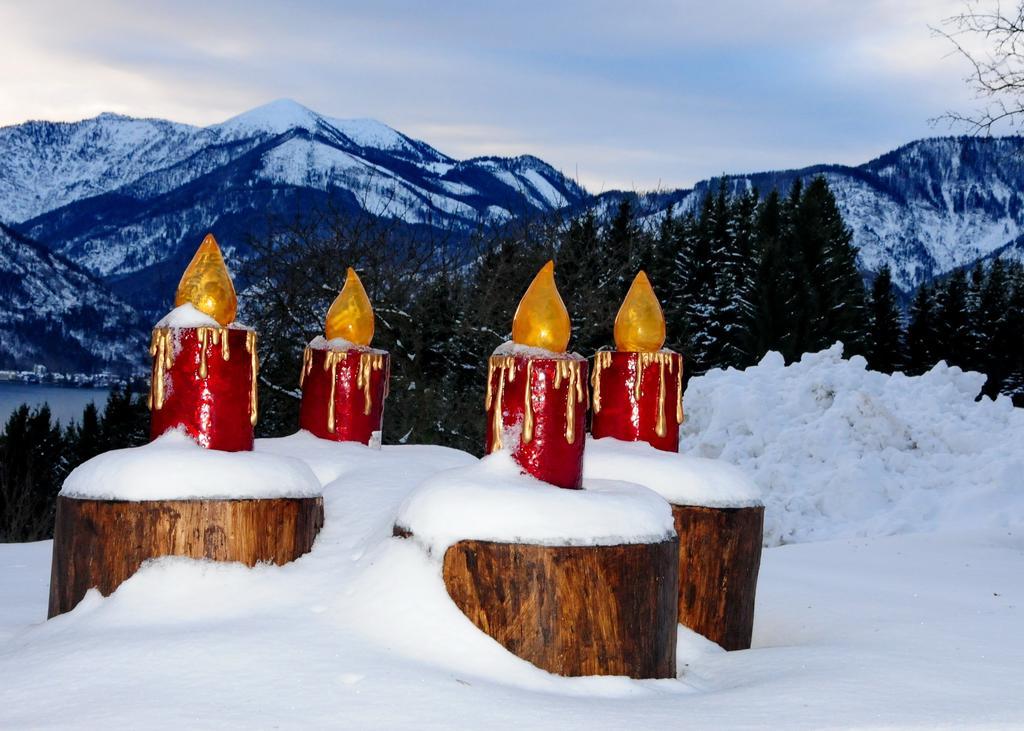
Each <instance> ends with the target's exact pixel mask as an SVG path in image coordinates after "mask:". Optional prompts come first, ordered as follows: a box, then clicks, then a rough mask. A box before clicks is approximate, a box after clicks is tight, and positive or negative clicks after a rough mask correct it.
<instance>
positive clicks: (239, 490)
mask: <svg viewBox="0 0 1024 731" xmlns="http://www.w3.org/2000/svg"><path fill="white" fill-rule="evenodd" d="M60 494H61V495H63V496H64V497H73V498H88V499H95V500H186V499H189V498H218V499H244V498H279V497H314V496H317V495H319V494H320V482H319V481H318V480H317V478H316V476H315V475H314V474H313V472H312V471H311V470H310V468H309V467H307V466H306V465H305V464H304V463H303V462H302V461H301V460H298V459H295V458H292V457H282V456H279V455H272V454H259V453H256V452H220V451H217V450H213V449H203V448H202V447H200V446H199V445H197V444H196V443H195V442H194V441H192V440H191V439H190V438H189V437H188V436H187V435H185V434H184V433H182V432H180V431H168V432H167V433H165V434H164V435H162V436H160V437H158V438H157V439H156V440H155V441H153V442H150V443H149V444H147V445H145V446H142V447H134V448H132V449H115V450H112V451H110V452H105V453H103V454H101V455H99V456H97V457H93V458H92V459H90V460H89V461H88V462H85V463H84V464H82V465H80V466H79V467H77V468H75V470H73V471H72V473H71V474H70V475H68V478H67V479H66V480H65V481H64V486H63V487H62V488H61V491H60Z"/></svg>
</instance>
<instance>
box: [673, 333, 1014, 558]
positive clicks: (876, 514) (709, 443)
mask: <svg viewBox="0 0 1024 731" xmlns="http://www.w3.org/2000/svg"><path fill="white" fill-rule="evenodd" d="M984 378H985V377H984V376H983V375H981V374H978V373H969V372H968V373H965V372H963V371H962V370H960V369H959V368H955V367H948V366H946V365H945V364H939V365H937V366H935V368H933V369H932V370H931V371H929V372H928V373H926V374H924V375H922V376H918V377H908V376H904V375H903V374H895V375H892V376H889V375H886V374H884V373H876V372H874V371H868V370H867V369H866V363H865V361H864V359H863V358H861V357H853V358H850V359H849V360H845V359H843V357H842V345H841V344H836V345H835V346H833V347H832V348H829V349H828V350H824V351H822V352H820V353H813V354H808V355H804V356H803V358H802V359H801V360H800V361H799V362H797V363H794V364H792V365H790V366H788V367H787V366H784V364H783V360H782V357H781V356H780V355H779V354H778V353H769V354H768V355H766V356H765V357H764V358H763V359H762V361H761V362H760V363H759V364H758V365H756V366H753V367H751V368H747V369H746V370H744V371H736V370H733V369H729V370H726V371H721V370H716V371H711V372H709V373H708V374H706V375H704V376H700V377H698V378H694V379H693V380H691V381H690V383H689V386H688V388H687V390H686V395H685V406H686V414H687V418H686V422H685V423H684V425H683V429H682V432H681V435H680V448H681V450H682V451H683V452H684V453H686V454H691V455H697V456H701V457H711V458H716V459H723V460H726V461H728V462H731V463H732V464H735V465H738V466H739V467H741V468H742V469H744V470H745V471H746V472H747V473H748V474H749V475H751V477H752V478H753V479H754V481H755V482H756V483H757V485H758V486H759V487H760V488H761V492H762V496H763V499H764V502H765V506H766V509H765V541H766V543H767V544H768V545H777V544H782V543H792V542H801V541H817V540H826V539H830V538H841V537H852V536H866V535H892V534H898V533H914V532H921V531H936V530H958V531H959V530H971V529H982V530H997V531H1001V532H1005V531H1006V530H1008V529H1020V528H1021V527H1024V490H1022V489H1021V488H1022V484H1024V483H1022V475H1024V410H1022V409H1014V408H1013V406H1012V405H1011V403H1010V401H1009V400H1008V399H1006V398H999V399H998V400H996V401H992V400H990V399H982V400H981V401H975V397H976V396H977V394H978V393H979V391H980V389H981V386H982V384H983V383H984Z"/></svg>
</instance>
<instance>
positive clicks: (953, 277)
mask: <svg viewBox="0 0 1024 731" xmlns="http://www.w3.org/2000/svg"><path fill="white" fill-rule="evenodd" d="M936 303H937V311H936V329H935V331H936V344H937V346H938V353H937V355H938V356H939V358H940V359H942V360H945V361H946V362H947V363H949V364H950V365H957V366H960V367H964V366H966V365H968V364H969V362H970V360H971V353H972V346H973V342H972V339H971V333H970V327H969V325H970V323H969V320H968V313H967V275H966V274H965V273H964V271H963V270H962V269H957V270H955V271H954V272H953V273H952V274H950V275H949V278H948V279H946V281H945V282H944V283H943V284H942V285H940V287H939V288H938V290H937V296H936Z"/></svg>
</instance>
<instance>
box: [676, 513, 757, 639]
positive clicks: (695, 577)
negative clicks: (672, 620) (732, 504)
mask: <svg viewBox="0 0 1024 731" xmlns="http://www.w3.org/2000/svg"><path fill="white" fill-rule="evenodd" d="M672 516H673V518H674V519H675V522H676V532H677V533H679V622H680V624H684V625H686V626H687V627H689V628H690V629H692V630H693V631H695V632H698V633H700V634H702V635H704V636H705V637H707V638H708V639H709V640H712V641H713V642H717V643H718V644H719V645H721V646H722V647H724V648H725V649H726V650H746V649H749V648H750V640H751V636H752V633H753V630H754V597H755V594H756V592H757V574H758V570H759V569H760V566H761V540H762V538H763V534H764V508H763V507H762V506H759V505H757V506H748V507H741V508H713V507H704V506H699V505H673V506H672Z"/></svg>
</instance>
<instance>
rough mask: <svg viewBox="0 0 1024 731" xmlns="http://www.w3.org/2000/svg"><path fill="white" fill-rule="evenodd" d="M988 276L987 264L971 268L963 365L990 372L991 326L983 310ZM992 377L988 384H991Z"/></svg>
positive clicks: (970, 368) (974, 369)
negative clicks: (987, 345) (988, 342)
mask: <svg viewBox="0 0 1024 731" xmlns="http://www.w3.org/2000/svg"><path fill="white" fill-rule="evenodd" d="M985 285H986V277H985V265H984V264H983V263H982V262H980V261H979V262H977V263H976V264H975V265H974V268H973V269H972V270H971V275H970V278H969V280H968V283H967V296H966V305H965V313H966V316H967V331H966V339H965V341H964V345H965V350H964V353H963V356H962V359H963V360H962V363H963V367H964V368H966V369H969V370H972V371H982V372H986V373H988V372H989V367H990V366H991V365H992V363H991V362H990V360H989V358H988V357H986V355H985V350H986V344H985V341H986V340H987V339H988V338H989V336H990V335H991V327H990V325H989V323H988V322H987V321H986V317H987V316H986V314H985V313H983V312H982V305H981V300H982V297H983V295H984V292H985ZM991 380H992V379H991V378H989V382H988V383H987V384H986V385H991Z"/></svg>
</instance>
